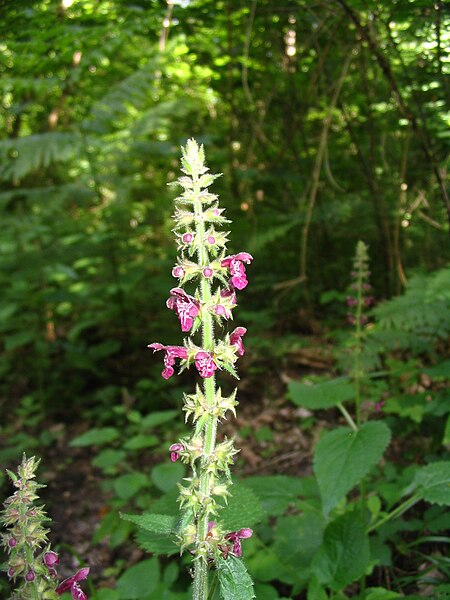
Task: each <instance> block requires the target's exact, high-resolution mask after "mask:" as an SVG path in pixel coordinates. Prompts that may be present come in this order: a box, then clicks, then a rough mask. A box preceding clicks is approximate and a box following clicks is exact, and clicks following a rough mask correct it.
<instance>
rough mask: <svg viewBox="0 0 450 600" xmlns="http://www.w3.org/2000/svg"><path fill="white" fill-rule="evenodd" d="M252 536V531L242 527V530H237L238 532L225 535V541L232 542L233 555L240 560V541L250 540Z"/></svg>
mask: <svg viewBox="0 0 450 600" xmlns="http://www.w3.org/2000/svg"><path fill="white" fill-rule="evenodd" d="M252 535H253V531H252V530H251V529H249V528H248V527H244V528H243V529H239V531H232V532H231V533H227V534H226V536H225V539H226V540H230V542H233V554H235V555H236V556H237V557H238V558H240V557H241V556H242V546H241V540H245V539H246V538H250V537H252Z"/></svg>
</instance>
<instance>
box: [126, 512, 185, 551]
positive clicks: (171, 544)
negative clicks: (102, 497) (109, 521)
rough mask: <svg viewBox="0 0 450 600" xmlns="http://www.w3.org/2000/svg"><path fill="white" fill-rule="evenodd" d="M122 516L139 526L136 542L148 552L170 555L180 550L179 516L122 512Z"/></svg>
mask: <svg viewBox="0 0 450 600" xmlns="http://www.w3.org/2000/svg"><path fill="white" fill-rule="evenodd" d="M121 517H122V519H125V520H126V521H131V522H132V523H135V524H136V525H138V526H139V531H138V533H137V535H136V542H137V543H138V545H139V546H140V547H141V548H143V549H144V550H146V551H147V552H152V553H153V554H169V555H170V554H175V553H176V552H179V550H180V547H179V545H178V544H177V543H176V541H175V531H176V528H177V524H178V519H177V517H174V516H170V515H159V514H154V513H144V514H143V515H129V514H121Z"/></svg>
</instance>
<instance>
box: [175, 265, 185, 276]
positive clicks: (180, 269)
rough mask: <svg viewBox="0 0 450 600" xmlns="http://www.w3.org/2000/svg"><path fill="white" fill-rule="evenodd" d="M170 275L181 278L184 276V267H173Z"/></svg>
mask: <svg viewBox="0 0 450 600" xmlns="http://www.w3.org/2000/svg"><path fill="white" fill-rule="evenodd" d="M172 276H173V277H176V278H177V279H181V278H182V277H184V269H183V267H178V266H177V267H174V268H173V269H172Z"/></svg>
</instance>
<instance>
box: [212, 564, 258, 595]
mask: <svg viewBox="0 0 450 600" xmlns="http://www.w3.org/2000/svg"><path fill="white" fill-rule="evenodd" d="M217 575H218V577H219V585H220V594H221V596H222V600H253V598H256V596H255V593H254V590H253V582H252V580H251V577H250V575H249V574H248V572H247V569H246V568H245V565H244V563H243V562H242V560H241V559H239V558H237V557H235V556H231V555H230V556H229V557H228V558H227V559H226V560H225V559H223V558H219V560H218V563H217Z"/></svg>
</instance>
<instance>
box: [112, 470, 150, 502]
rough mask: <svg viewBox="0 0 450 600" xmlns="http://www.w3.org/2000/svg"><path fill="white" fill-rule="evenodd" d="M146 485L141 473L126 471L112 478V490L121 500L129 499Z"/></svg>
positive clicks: (145, 479) (144, 477)
mask: <svg viewBox="0 0 450 600" xmlns="http://www.w3.org/2000/svg"><path fill="white" fill-rule="evenodd" d="M147 485H148V480H147V477H146V476H145V475H144V474H143V473H126V474H125V475H121V476H120V477H118V478H117V479H115V480H114V484H113V486H114V491H115V492H116V494H117V495H118V496H119V498H121V499H122V500H129V499H130V498H132V497H133V496H134V495H135V494H137V493H138V492H139V490H141V489H142V488H144V487H146V486H147Z"/></svg>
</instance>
